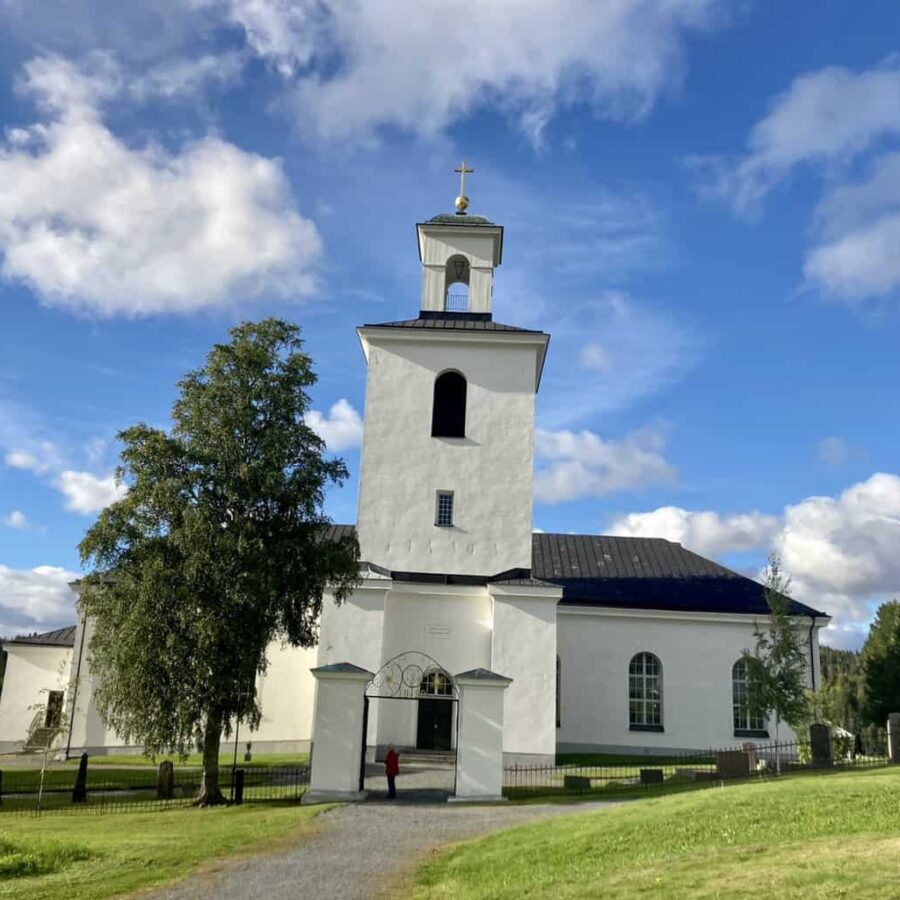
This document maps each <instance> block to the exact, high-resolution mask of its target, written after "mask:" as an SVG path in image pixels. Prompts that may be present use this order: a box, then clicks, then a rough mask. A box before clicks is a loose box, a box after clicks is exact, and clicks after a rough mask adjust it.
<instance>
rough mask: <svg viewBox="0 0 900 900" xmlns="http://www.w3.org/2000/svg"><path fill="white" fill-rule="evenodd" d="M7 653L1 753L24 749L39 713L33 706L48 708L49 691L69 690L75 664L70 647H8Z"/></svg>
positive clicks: (0, 695) (1, 696)
mask: <svg viewBox="0 0 900 900" xmlns="http://www.w3.org/2000/svg"><path fill="white" fill-rule="evenodd" d="M6 651H7V654H8V656H7V660H6V675H5V676H4V679H3V692H2V693H0V753H10V752H13V751H15V750H21V749H22V746H23V745H24V743H25V739H26V738H27V737H28V732H29V728H30V726H31V722H32V720H33V719H34V717H35V715H36V714H37V712H38V710H36V709H34V708H33V707H35V706H44V707H46V704H47V696H48V692H49V691H65V690H66V689H67V687H68V683H69V666H70V664H71V661H72V648H71V647H41V646H29V645H27V644H7V645H6ZM63 708H64V709H65V701H64V705H63Z"/></svg>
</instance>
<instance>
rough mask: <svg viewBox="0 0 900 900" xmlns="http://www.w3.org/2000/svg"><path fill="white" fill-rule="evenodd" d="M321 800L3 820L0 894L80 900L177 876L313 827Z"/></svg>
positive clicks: (21, 899)
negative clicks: (311, 803)
mask: <svg viewBox="0 0 900 900" xmlns="http://www.w3.org/2000/svg"><path fill="white" fill-rule="evenodd" d="M323 808H324V807H306V806H296V805H291V806H261V807H260V806H257V807H254V806H241V807H219V808H215V809H203V810H199V809H173V810H167V811H165V812H162V811H158V812H148V813H122V814H112V815H104V816H91V815H82V816H58V815H48V816H42V817H39V818H37V817H23V816H11V817H7V818H5V819H0V897H2V898H4V900H6V898H9V900H57V898H58V900H78V898H90V900H100V898H104V897H113V896H118V895H119V894H123V893H126V892H130V891H135V890H138V889H139V888H145V887H150V886H154V885H160V884H164V883H166V882H170V881H173V880H176V879H177V878H179V877H181V876H183V875H185V874H186V873H188V872H190V871H191V870H193V869H196V868H198V867H206V866H207V865H209V864H213V865H214V864H215V863H214V861H215V860H217V859H221V858H222V857H226V856H234V855H238V854H247V853H254V852H265V851H269V850H272V849H276V848H277V847H278V846H279V844H280V843H282V842H284V841H286V840H288V839H290V840H292V841H293V840H297V839H302V838H303V837H304V835H306V834H310V833H311V832H312V831H313V830H314V829H315V824H314V821H313V817H314V816H315V815H316V813H318V812H320V811H321V810H322V809H323Z"/></svg>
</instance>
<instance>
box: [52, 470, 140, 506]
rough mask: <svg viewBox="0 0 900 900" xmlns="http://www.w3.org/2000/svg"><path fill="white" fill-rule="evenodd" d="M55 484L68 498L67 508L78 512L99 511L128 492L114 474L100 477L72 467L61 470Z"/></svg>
mask: <svg viewBox="0 0 900 900" xmlns="http://www.w3.org/2000/svg"><path fill="white" fill-rule="evenodd" d="M53 484H54V487H56V489H57V490H58V491H59V492H60V493H61V494H62V495H63V496H64V497H65V498H66V509H69V510H72V512H78V513H92V512H99V511H100V510H101V509H103V508H104V507H105V506H109V504H110V503H115V501H116V500H121V499H122V497H124V496H125V494H126V493H127V492H128V488H127V487H126V486H125V485H123V484H116V479H115V476H114V475H107V476H106V477H99V476H97V475H92V474H91V473H90V472H76V471H74V470H72V469H66V470H64V471H62V472H60V473H59V476H58V477H57V478H56V479H55V481H54V482H53Z"/></svg>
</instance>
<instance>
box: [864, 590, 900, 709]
mask: <svg viewBox="0 0 900 900" xmlns="http://www.w3.org/2000/svg"><path fill="white" fill-rule="evenodd" d="M862 663H863V670H864V678H865V703H864V707H863V713H864V715H865V718H866V720H867V721H868V722H870V723H871V724H872V725H877V726H884V724H885V722H886V721H887V717H888V715H889V714H890V713H893V712H900V602H898V601H897V600H892V601H890V602H889V603H883V604H882V605H881V606H880V607H879V608H878V612H877V613H876V614H875V620H874V621H873V622H872V625H871V627H870V628H869V636H868V638H867V639H866V643H865V645H864V646H863V650H862Z"/></svg>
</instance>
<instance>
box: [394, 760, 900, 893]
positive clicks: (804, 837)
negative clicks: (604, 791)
mask: <svg viewBox="0 0 900 900" xmlns="http://www.w3.org/2000/svg"><path fill="white" fill-rule="evenodd" d="M898 871H900V769H872V770H868V771H856V772H840V773H835V774H827V775H808V776H795V777H793V776H788V777H783V778H781V779H769V780H766V781H761V782H755V783H746V784H740V785H732V786H726V787H724V788H708V789H706V790H700V791H691V792H689V793H684V794H678V795H675V796H667V797H660V798H653V799H646V800H641V801H638V802H635V803H629V804H623V805H622V806H618V807H614V808H610V809H606V810H602V811H599V812H591V813H586V814H583V815H574V816H571V817H568V818H564V819H558V820H556V821H552V822H545V823H541V824H535V825H528V826H525V827H522V828H516V829H513V830H510V831H506V832H501V833H499V834H497V835H494V836H492V837H488V838H484V839H482V840H478V841H473V842H470V843H466V844H461V845H458V846H456V847H453V848H451V849H449V850H448V851H446V852H444V853H441V854H439V855H438V856H436V857H435V858H434V859H433V860H431V861H429V862H428V863H426V864H425V865H424V866H422V867H421V868H420V869H419V870H418V871H417V872H416V873H415V874H414V875H413V883H412V886H411V894H412V896H413V897H415V898H426V897H427V898H441V897H453V898H460V900H468V898H471V900H474V898H488V897H489V898H492V900H502V898H519V897H525V896H527V897H529V898H533V897H538V898H539V897H552V898H554V900H562V898H576V897H577V898H581V897H601V896H602V897H616V898H617V900H618V898H623V900H630V898H637V897H641V898H644V897H665V898H667V900H668V898H688V897H689V898H713V897H728V898H741V897H747V898H750V897H753V898H758V897H778V898H792V897H795V898H801V897H802V898H817V897H822V898H824V897H829V898H830V897H853V898H862V897H879V896H883V897H897V896H900V886H898V882H897V872H898Z"/></svg>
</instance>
